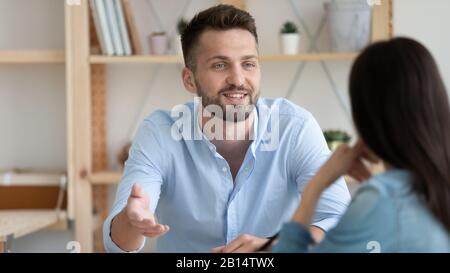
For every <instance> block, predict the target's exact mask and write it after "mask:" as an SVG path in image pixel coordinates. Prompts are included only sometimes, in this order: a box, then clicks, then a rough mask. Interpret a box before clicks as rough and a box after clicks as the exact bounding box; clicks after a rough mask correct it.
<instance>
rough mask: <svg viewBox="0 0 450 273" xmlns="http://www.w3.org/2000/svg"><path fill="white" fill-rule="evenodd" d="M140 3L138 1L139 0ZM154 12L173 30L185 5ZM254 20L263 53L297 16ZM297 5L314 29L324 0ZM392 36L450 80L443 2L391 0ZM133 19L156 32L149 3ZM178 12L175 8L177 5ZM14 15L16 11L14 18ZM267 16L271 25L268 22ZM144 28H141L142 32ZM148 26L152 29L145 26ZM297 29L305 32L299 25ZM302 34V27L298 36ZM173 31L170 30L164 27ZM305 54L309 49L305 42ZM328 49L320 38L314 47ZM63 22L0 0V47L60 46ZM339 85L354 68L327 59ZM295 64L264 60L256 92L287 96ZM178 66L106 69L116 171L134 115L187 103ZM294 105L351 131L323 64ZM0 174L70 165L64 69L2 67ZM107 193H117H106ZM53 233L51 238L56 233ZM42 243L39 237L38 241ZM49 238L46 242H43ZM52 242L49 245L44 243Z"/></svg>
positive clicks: (282, 0) (263, 3)
mask: <svg viewBox="0 0 450 273" xmlns="http://www.w3.org/2000/svg"><path fill="white" fill-rule="evenodd" d="M138 1H141V0H138ZM153 2H154V4H155V6H156V7H157V9H158V10H159V11H160V17H161V19H162V22H163V24H162V25H163V28H166V27H169V26H174V24H175V22H176V20H177V15H178V11H177V9H172V7H179V4H178V5H177V3H182V2H184V1H182V0H153ZM211 2H213V3H214V2H216V1H209V0H193V4H192V5H191V8H190V9H188V11H187V17H189V18H190V17H191V16H192V15H193V14H194V13H195V12H196V11H197V10H199V9H201V8H203V7H206V6H208V5H209V3H211ZM248 2H249V4H248V6H249V10H250V12H251V13H252V14H253V15H254V16H255V18H256V21H257V25H258V30H259V35H260V46H261V52H262V53H276V52H277V50H278V41H277V38H276V37H277V35H278V30H279V27H280V25H281V24H282V22H284V21H285V20H288V19H292V20H294V19H295V17H294V14H293V13H292V10H291V9H290V6H289V4H288V1H287V0H277V1H274V0H249V1H248ZM297 2H299V7H300V8H301V12H302V13H303V15H304V16H305V20H306V22H307V24H308V25H309V26H310V27H311V29H312V30H313V31H314V30H315V29H316V28H317V23H318V21H319V20H320V16H321V12H322V2H323V1H322V0H320V1H318V0H303V1H297ZM394 3H395V5H394V31H395V34H397V35H408V36H411V37H413V38H416V39H418V40H420V41H421V42H423V43H424V44H425V45H426V46H427V47H428V48H429V49H430V50H431V51H432V53H433V54H434V56H435V57H436V59H437V60H438V63H439V66H440V68H441V72H442V75H443V77H444V79H445V81H446V83H447V86H449V84H450V52H449V50H448V48H450V35H449V34H450V33H449V32H448V30H447V29H446V28H447V27H448V26H449V25H450V17H448V16H446V15H447V14H445V13H446V12H447V11H449V10H450V1H448V0H427V1H425V0H394ZM136 4H137V6H138V7H139V12H137V14H136V17H137V19H138V21H139V25H140V35H141V36H142V39H143V42H145V40H144V38H145V36H146V35H148V34H149V33H150V32H151V31H160V30H161V28H160V27H159V26H158V25H157V24H156V22H154V20H152V18H151V16H148V15H145V14H148V12H149V11H148V6H147V5H146V4H145V3H144V2H141V3H139V2H137V3H136ZM178 9H179V10H181V7H179V8H178ZM18 14H22V15H21V16H18ZM268 18H270V19H268ZM142 26H144V27H142ZM146 26H148V27H146ZM301 30H302V29H301ZM302 31H304V30H302ZM169 32H170V33H174V28H172V29H170V30H169ZM304 42H305V43H304V44H303V45H302V48H306V47H307V45H308V44H307V43H308V41H304ZM319 44H320V48H321V49H322V50H326V49H327V38H326V35H325V32H324V33H323V35H322V36H321V38H320V41H319ZM63 46H64V19H63V5H62V1H60V0H39V1H37V0H0V49H9V48H63ZM329 65H330V67H331V71H332V74H333V77H334V79H335V80H336V83H337V85H338V87H339V89H340V90H341V91H342V92H343V94H345V95H346V88H347V77H348V73H349V69H350V66H351V63H350V62H348V61H342V62H341V61H339V62H329ZM296 66H297V65H296V64H293V63H269V62H264V63H263V78H262V84H261V86H262V90H261V91H262V95H263V96H267V97H278V96H284V95H285V93H286V91H287V89H288V86H289V82H290V80H291V79H292V77H293V73H294V70H295V68H296ZM158 67H160V69H161V71H160V74H159V77H158V79H157V80H156V82H155V85H154V86H153V88H152V90H151V100H150V102H149V103H148V105H144V107H142V101H143V99H144V98H145V96H146V94H147V92H149V89H150V86H149V82H150V78H151V75H152V73H153V72H155V71H156V69H158ZM179 71H180V67H179V66H177V65H173V64H163V65H146V64H139V65H110V66H109V67H108V85H109V89H108V106H107V107H108V110H107V111H108V128H107V130H108V149H109V152H110V154H109V157H110V165H111V167H113V168H117V163H116V155H117V152H118V151H119V150H120V149H121V147H122V145H123V144H124V143H125V142H126V141H128V140H129V138H130V135H131V134H132V132H133V129H134V126H135V122H136V120H137V119H140V118H141V117H139V113H140V112H141V109H144V110H143V112H144V113H145V112H151V111H153V110H154V109H157V108H165V109H170V108H171V107H172V106H173V105H175V104H179V103H184V102H186V101H187V100H190V98H191V96H190V95H188V94H187V93H186V92H185V91H184V90H183V88H182V85H181V80H180V76H179ZM292 100H293V101H294V102H295V103H297V104H299V105H301V106H302V107H304V108H306V109H308V110H309V111H311V112H312V113H313V114H314V116H315V117H316V118H317V120H318V121H319V124H320V125H321V127H322V128H323V129H328V128H341V129H345V130H348V131H352V125H351V123H350V122H349V121H348V120H347V119H346V116H345V115H344V112H343V110H342V108H341V107H340V106H339V104H338V101H337V99H336V97H335V96H334V94H333V93H332V91H331V88H330V86H329V84H328V82H327V81H326V80H325V77H324V73H323V71H322V70H321V67H320V64H319V63H314V62H312V63H309V64H308V65H307V67H306V69H305V71H304V73H303V75H302V78H301V80H300V83H299V84H298V85H297V86H296V89H295V93H294V96H293V97H292ZM0 121H1V123H0V124H2V126H1V129H0V130H1V134H0V151H1V152H0V169H9V168H13V167H27V168H28V167H33V168H53V169H55V168H56V169H59V168H64V166H65V163H66V158H65V157H66V150H65V143H66V139H65V137H66V133H65V95H64V66H63V65H36V66H34V65H0ZM111 190H112V191H113V190H114V189H111ZM49 234H54V237H52V236H50V235H49ZM72 237H73V233H72V232H71V231H69V232H66V233H63V234H61V233H57V232H53V233H52V232H50V233H48V232H43V233H37V234H34V235H30V236H26V237H24V238H22V239H18V240H16V243H15V245H14V248H13V249H14V250H16V251H21V252H23V251H39V250H42V251H62V252H63V251H66V249H65V246H66V243H67V241H68V240H71V238H72ZM44 238H45V239H44ZM47 238H48V240H47ZM50 238H54V240H51V241H50Z"/></svg>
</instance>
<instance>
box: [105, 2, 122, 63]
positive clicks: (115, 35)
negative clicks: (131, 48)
mask: <svg viewBox="0 0 450 273" xmlns="http://www.w3.org/2000/svg"><path fill="white" fill-rule="evenodd" d="M103 1H104V3H105V8H106V17H107V18H108V23H109V27H110V30H111V36H112V41H113V46H114V53H115V54H116V55H119V56H123V55H124V48H123V45H122V39H121V37H120V29H119V22H118V20H117V16H116V11H115V8H114V2H113V0H103Z"/></svg>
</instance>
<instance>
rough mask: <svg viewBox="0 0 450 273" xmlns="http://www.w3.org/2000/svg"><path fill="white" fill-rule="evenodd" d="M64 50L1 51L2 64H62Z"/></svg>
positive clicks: (0, 62) (0, 59) (0, 60)
mask: <svg viewBox="0 0 450 273" xmlns="http://www.w3.org/2000/svg"><path fill="white" fill-rule="evenodd" d="M64 59H65V52H64V50H0V64H62V63H64Z"/></svg>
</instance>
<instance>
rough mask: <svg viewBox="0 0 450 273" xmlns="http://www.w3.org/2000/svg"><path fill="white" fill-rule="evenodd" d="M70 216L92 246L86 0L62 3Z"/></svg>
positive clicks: (87, 247) (86, 248) (84, 246)
mask: <svg viewBox="0 0 450 273" xmlns="http://www.w3.org/2000/svg"><path fill="white" fill-rule="evenodd" d="M65 25H66V88H67V90H66V91H67V131H68V134H67V136H68V141H67V145H68V166H67V168H68V177H69V198H70V200H69V216H70V217H73V218H74V219H75V238H76V240H77V241H78V242H79V243H80V246H81V251H82V252H92V250H93V234H92V227H93V215H92V212H93V211H92V209H93V206H92V204H93V202H92V185H91V183H90V181H89V180H88V175H89V174H90V173H91V172H92V146H91V143H92V141H91V140H92V128H91V106H92V105H91V92H90V90H91V87H90V84H91V81H90V71H91V68H90V65H89V62H88V58H89V54H90V49H89V13H88V3H87V0H81V1H80V5H69V4H68V3H65Z"/></svg>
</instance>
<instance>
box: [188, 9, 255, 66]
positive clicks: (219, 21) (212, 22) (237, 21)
mask: <svg viewBox="0 0 450 273" xmlns="http://www.w3.org/2000/svg"><path fill="white" fill-rule="evenodd" d="M235 28H238V29H243V30H247V31H249V32H250V33H251V34H252V35H253V37H255V41H256V43H257V44H258V34H257V33H256V25H255V19H254V18H253V17H252V16H251V15H250V14H249V13H248V12H246V11H244V10H241V9H238V8H236V7H234V6H231V5H217V6H214V7H211V8H209V9H206V10H204V11H202V12H200V13H198V14H197V15H195V16H194V18H192V20H191V21H190V22H189V24H188V25H187V26H186V28H185V30H184V31H183V34H182V35H181V44H182V48H183V56H184V63H185V66H186V67H188V68H190V69H191V70H193V71H195V64H196V63H195V54H194V53H195V52H194V49H195V47H196V46H197V43H198V40H199V38H200V35H201V34H202V33H203V32H204V31H205V30H209V29H211V30H229V29H235Z"/></svg>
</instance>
